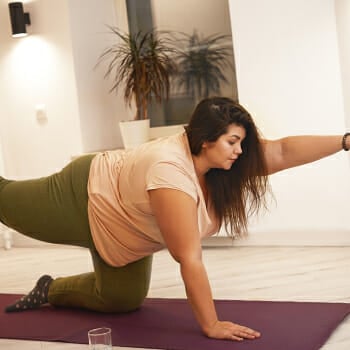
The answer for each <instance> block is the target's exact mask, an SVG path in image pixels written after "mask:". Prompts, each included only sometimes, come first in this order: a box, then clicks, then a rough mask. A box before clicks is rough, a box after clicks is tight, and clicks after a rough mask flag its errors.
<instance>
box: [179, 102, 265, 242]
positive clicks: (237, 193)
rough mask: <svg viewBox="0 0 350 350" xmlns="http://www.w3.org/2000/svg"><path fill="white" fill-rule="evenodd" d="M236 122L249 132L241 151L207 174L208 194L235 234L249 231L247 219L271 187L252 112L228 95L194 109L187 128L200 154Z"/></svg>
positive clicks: (220, 217)
mask: <svg viewBox="0 0 350 350" xmlns="http://www.w3.org/2000/svg"><path fill="white" fill-rule="evenodd" d="M231 124H235V125H238V126H241V127H243V128H244V129H245V131H246V137H245V138H244V140H243V142H242V151H243V152H242V154H241V155H240V156H239V158H238V159H237V160H236V162H235V163H234V164H233V165H232V167H231V168H230V169H229V170H224V169H210V170H209V171H208V172H207V173H206V175H205V177H206V185H207V188H208V193H209V197H210V199H211V201H212V204H213V206H214V211H215V214H216V217H217V220H218V221H219V223H220V225H222V224H223V223H224V224H225V225H226V228H228V229H230V230H231V235H232V236H235V235H237V236H241V235H244V234H246V233H247V221H248V218H249V217H250V216H251V215H253V214H256V213H257V212H258V211H259V210H260V209H261V208H262V207H264V208H266V200H265V194H266V192H267V190H268V189H269V184H268V177H267V166H266V163H265V159H264V155H263V149H262V144H261V138H260V135H259V130H258V128H257V127H256V125H255V123H254V121H253V119H252V117H251V116H250V114H249V113H248V112H247V111H246V110H245V109H244V108H243V107H242V106H241V105H240V104H239V103H236V102H234V101H233V100H231V99H229V98H226V97H212V98H206V99H204V100H202V101H201V102H200V103H199V104H198V105H197V107H196V108H195V110H194V112H193V114H192V117H191V120H190V122H189V124H188V126H187V127H186V128H185V129H186V133H187V137H188V140H189V145H190V148H191V152H192V154H193V155H198V154H199V153H200V152H201V150H202V145H203V143H204V142H206V141H208V142H214V141H216V140H217V139H218V138H219V137H220V136H221V135H222V134H225V133H226V132H227V130H228V126H229V125H231Z"/></svg>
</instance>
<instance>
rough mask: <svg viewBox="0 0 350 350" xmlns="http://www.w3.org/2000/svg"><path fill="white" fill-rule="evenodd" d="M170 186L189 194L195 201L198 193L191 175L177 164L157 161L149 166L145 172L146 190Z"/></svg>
mask: <svg viewBox="0 0 350 350" xmlns="http://www.w3.org/2000/svg"><path fill="white" fill-rule="evenodd" d="M157 188H171V189H174V190H179V191H182V192H185V193H187V194H188V195H190V196H191V197H192V198H193V199H194V200H195V201H196V202H197V201H198V193H197V188H196V184H195V182H194V179H193V177H192V176H191V175H190V174H189V173H187V172H186V171H185V169H183V168H181V167H180V166H179V165H178V164H174V163H168V162H159V163H156V164H154V165H152V166H151V167H150V169H149V170H148V173H147V174H146V190H147V191H148V190H154V189H157Z"/></svg>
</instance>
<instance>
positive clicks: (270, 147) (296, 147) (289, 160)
mask: <svg viewBox="0 0 350 350" xmlns="http://www.w3.org/2000/svg"><path fill="white" fill-rule="evenodd" d="M342 140H343V135H333V136H308V135H306V136H288V137H284V138H281V139H279V140H273V141H271V140H263V145H264V152H265V159H266V163H267V168H268V173H269V174H273V173H275V172H277V171H280V170H284V169H288V168H292V167H295V166H298V165H302V164H306V163H311V162H314V161H316V160H319V159H321V158H324V157H327V156H329V155H332V154H334V153H336V152H338V151H340V150H342V149H343V147H342ZM345 141H346V148H350V136H349V137H347V138H346V140H345Z"/></svg>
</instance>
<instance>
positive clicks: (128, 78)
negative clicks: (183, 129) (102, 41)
mask: <svg viewBox="0 0 350 350" xmlns="http://www.w3.org/2000/svg"><path fill="white" fill-rule="evenodd" d="M109 28H110V30H111V32H112V33H113V34H115V35H116V38H117V42H116V43H115V44H113V45H112V46H110V47H108V48H107V49H106V50H105V51H104V52H103V53H102V54H101V55H100V57H99V60H98V63H97V64H100V63H101V62H102V61H108V65H107V69H106V72H105V75H104V77H105V78H107V77H111V78H112V80H113V85H112V87H111V89H110V92H112V91H115V92H117V91H118V89H119V88H120V87H122V88H123V89H124V101H125V103H126V104H127V105H128V106H129V107H131V105H132V103H133V102H134V103H135V106H136V114H135V117H134V120H133V121H132V122H120V130H121V134H122V138H123V142H124V147H125V148H133V147H134V146H136V145H137V144H140V143H142V142H145V141H147V140H148V129H149V118H148V103H149V102H150V101H151V100H152V99H154V100H155V101H156V102H158V103H161V102H162V101H163V99H168V97H169V91H170V76H171V75H172V74H173V73H174V72H175V71H176V65H175V62H174V60H173V58H172V53H173V52H174V48H172V46H171V45H170V41H169V40H170V39H169V37H168V35H167V33H166V32H161V31H157V30H155V29H152V30H150V31H147V32H142V31H138V32H136V33H127V32H124V31H122V30H120V29H118V28H116V27H109ZM135 121H137V122H138V123H135ZM130 124H131V126H133V125H135V124H146V132H137V131H131V134H130V135H126V134H125V133H126V132H127V130H128V129H129V128H130ZM138 126H139V125H138ZM137 135H143V137H144V139H141V140H139V141H134V140H132V137H133V136H137Z"/></svg>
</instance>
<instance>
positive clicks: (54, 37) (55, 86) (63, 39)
mask: <svg viewBox="0 0 350 350" xmlns="http://www.w3.org/2000/svg"><path fill="white" fill-rule="evenodd" d="M7 3H8V2H7V1H4V0H2V1H1V2H0V14H1V15H0V16H1V18H0V32H1V45H0V76H1V80H0V99H1V104H0V112H1V113H0V125H1V127H0V129H1V131H0V132H1V135H0V137H1V140H2V146H3V159H4V167H5V172H6V175H7V176H8V177H12V178H27V177H32V176H42V175H45V174H48V173H51V172H53V171H56V170H58V169H60V168H61V167H62V166H63V165H65V164H66V162H67V161H68V160H69V159H70V157H71V155H72V154H74V153H78V152H80V151H81V137H80V131H79V128H80V126H79V111H78V105H77V91H76V83H75V79H74V66H73V60H72V54H71V45H72V42H71V38H70V32H69V26H68V10H67V1H52V0H50V1H47V0H37V1H33V2H29V1H27V2H25V4H24V6H25V10H29V12H30V15H31V20H32V23H33V24H32V26H30V27H28V31H30V32H31V35H29V36H28V37H25V38H21V39H13V38H12V37H11V33H10V21H9V13H8V8H7ZM58 14H59V15H58ZM37 105H45V109H46V115H47V120H46V121H41V122H39V121H38V120H37V119H36V111H35V110H36V106H37Z"/></svg>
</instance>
